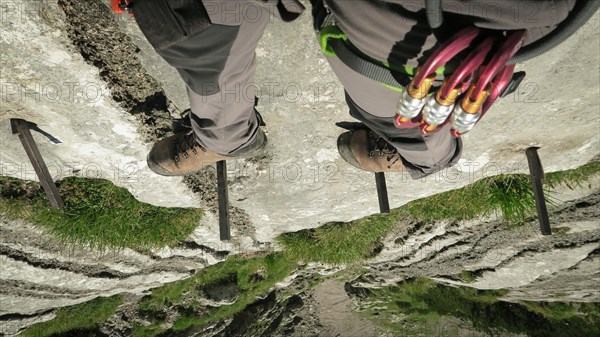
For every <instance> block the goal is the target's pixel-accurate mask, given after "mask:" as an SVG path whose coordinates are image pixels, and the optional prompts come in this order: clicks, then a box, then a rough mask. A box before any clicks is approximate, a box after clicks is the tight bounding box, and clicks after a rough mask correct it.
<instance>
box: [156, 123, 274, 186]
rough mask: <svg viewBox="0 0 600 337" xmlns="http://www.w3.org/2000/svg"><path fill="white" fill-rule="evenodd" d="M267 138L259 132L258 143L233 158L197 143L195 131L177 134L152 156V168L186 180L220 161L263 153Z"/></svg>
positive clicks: (237, 153)
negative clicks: (191, 174)
mask: <svg viewBox="0 0 600 337" xmlns="http://www.w3.org/2000/svg"><path fill="white" fill-rule="evenodd" d="M266 143H267V137H266V136H265V134H264V133H263V132H262V130H260V129H259V130H258V133H257V136H256V139H255V140H254V141H253V142H252V144H250V145H248V146H246V147H244V148H243V149H240V150H236V151H235V152H234V153H233V154H231V155H229V156H224V155H221V154H218V153H216V152H212V151H209V150H207V149H205V148H203V147H202V146H200V144H198V143H197V142H196V139H195V138H194V133H193V132H192V131H191V130H186V131H184V132H179V133H176V134H175V135H173V136H170V137H167V138H165V139H163V140H160V141H159V142H157V143H156V144H154V146H153V147H152V150H150V153H149V154H148V158H147V162H148V167H149V168H150V169H151V170H152V171H153V172H154V173H157V174H160V175H163V176H182V175H186V174H190V173H194V172H197V171H200V170H202V168H204V167H205V166H207V165H210V164H213V163H216V162H218V161H220V160H227V159H237V158H244V157H251V156H252V155H254V154H256V153H257V152H258V151H260V150H262V149H263V148H264V147H265V145H266Z"/></svg>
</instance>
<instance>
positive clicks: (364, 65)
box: [318, 25, 446, 92]
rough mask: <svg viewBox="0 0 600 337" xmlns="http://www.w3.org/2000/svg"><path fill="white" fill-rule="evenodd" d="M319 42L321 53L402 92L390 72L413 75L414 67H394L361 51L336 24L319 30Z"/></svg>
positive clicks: (441, 73)
mask: <svg viewBox="0 0 600 337" xmlns="http://www.w3.org/2000/svg"><path fill="white" fill-rule="evenodd" d="M318 39H319V43H320V45H321V49H322V50H323V53H324V54H325V55H327V56H332V57H338V58H339V59H340V60H341V61H342V62H343V63H344V64H346V65H347V66H348V67H350V68H351V69H352V70H354V71H356V72H357V73H359V74H361V75H363V76H365V77H368V78H370V79H372V80H375V81H377V82H379V83H381V84H382V85H383V86H385V87H387V88H389V89H392V90H395V91H399V92H402V91H403V90H404V85H403V84H402V83H400V82H398V80H397V79H396V77H395V76H394V75H393V74H392V72H396V73H397V74H403V75H408V76H414V74H415V68H414V67H408V66H401V67H396V66H393V65H390V64H389V63H387V62H381V61H377V60H374V59H372V58H371V57H369V56H367V55H365V54H364V53H361V52H360V51H359V50H357V48H355V47H353V46H352V44H351V43H350V41H349V40H348V36H346V34H344V32H342V30H341V29H340V28H339V27H338V26H335V25H333V26H326V27H323V28H322V29H321V30H320V31H319V35H318ZM445 70H446V69H445V68H444V67H440V68H438V69H437V70H436V73H437V74H438V75H443V74H444V71H445Z"/></svg>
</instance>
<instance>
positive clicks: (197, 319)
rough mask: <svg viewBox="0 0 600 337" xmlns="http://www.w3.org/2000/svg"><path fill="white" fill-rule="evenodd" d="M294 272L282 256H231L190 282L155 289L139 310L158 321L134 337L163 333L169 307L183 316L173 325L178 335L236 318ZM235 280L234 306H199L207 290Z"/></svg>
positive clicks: (139, 328)
mask: <svg viewBox="0 0 600 337" xmlns="http://www.w3.org/2000/svg"><path fill="white" fill-rule="evenodd" d="M294 269H295V264H294V263H292V262H290V261H289V260H288V259H286V258H285V256H284V255H283V254H282V253H274V254H270V255H267V256H264V257H254V258H251V259H244V258H242V257H239V256H231V257H229V258H228V259H227V260H225V261H224V262H221V263H218V264H216V265H212V266H209V267H207V268H205V269H203V270H202V271H201V272H199V273H198V274H196V275H194V276H192V277H191V278H188V279H185V280H182V281H177V282H173V283H169V284H166V285H164V286H162V287H160V288H157V289H154V290H153V291H152V294H151V295H149V296H147V297H144V298H143V299H142V300H141V302H140V306H139V308H140V310H141V312H143V313H144V314H145V315H146V316H148V317H159V318H158V319H155V322H153V324H152V325H151V326H150V327H143V326H138V327H137V328H136V332H135V335H136V336H137V335H139V336H141V335H143V334H144V333H145V335H146V336H154V335H156V334H158V333H160V332H162V331H161V330H160V329H156V327H157V326H158V325H160V324H161V323H163V322H162V319H164V318H166V316H165V315H164V310H165V309H167V308H170V307H177V310H178V311H180V312H181V313H182V314H181V315H180V316H179V318H178V319H177V320H176V321H175V322H174V323H173V326H172V329H173V330H175V331H183V330H186V329H189V328H191V327H193V326H201V325H204V324H207V323H210V322H216V321H219V320H222V319H226V318H230V317H233V316H234V315H235V314H237V313H239V312H241V311H242V310H244V308H246V307H247V306H248V305H249V304H251V303H253V302H254V301H256V299H257V298H258V297H261V296H264V295H265V294H267V293H268V292H269V290H270V289H271V288H272V287H273V286H274V285H275V283H277V282H279V281H281V280H283V279H284V278H285V277H286V276H288V275H289V274H290V273H291V272H292V271H293V270H294ZM232 275H234V277H232ZM257 275H260V277H258V276H257ZM232 279H234V280H235V282H236V286H237V291H238V296H237V300H236V301H235V302H234V303H232V304H229V305H227V304H225V305H221V306H219V307H214V308H208V309H207V308H203V307H202V306H201V305H199V304H198V302H197V301H196V299H197V298H199V297H202V296H204V295H203V291H204V289H206V288H207V287H210V286H212V285H218V284H220V283H222V282H229V281H231V280H232ZM151 330H152V331H154V332H151Z"/></svg>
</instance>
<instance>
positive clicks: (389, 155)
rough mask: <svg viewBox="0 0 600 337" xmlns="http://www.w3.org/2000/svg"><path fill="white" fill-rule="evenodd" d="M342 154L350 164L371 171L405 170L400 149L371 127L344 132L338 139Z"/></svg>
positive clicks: (339, 149)
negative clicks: (370, 128) (399, 152)
mask: <svg viewBox="0 0 600 337" xmlns="http://www.w3.org/2000/svg"><path fill="white" fill-rule="evenodd" d="M337 146H338V151H339V152H340V156H342V158H343V159H344V160H345V161H346V162H348V163H349V164H350V165H352V166H355V167H358V168H359V169H361V170H365V171H370V172H403V171H404V167H403V166H402V160H400V155H399V154H398V150H396V148H395V147H393V146H392V145H391V144H390V143H388V142H387V141H385V139H383V138H382V137H380V136H379V135H377V134H376V133H375V132H373V131H371V130H369V129H358V130H353V131H348V132H344V133H342V134H341V135H340V136H339V137H338V140H337Z"/></svg>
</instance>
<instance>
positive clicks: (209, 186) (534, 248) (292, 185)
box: [0, 0, 600, 335]
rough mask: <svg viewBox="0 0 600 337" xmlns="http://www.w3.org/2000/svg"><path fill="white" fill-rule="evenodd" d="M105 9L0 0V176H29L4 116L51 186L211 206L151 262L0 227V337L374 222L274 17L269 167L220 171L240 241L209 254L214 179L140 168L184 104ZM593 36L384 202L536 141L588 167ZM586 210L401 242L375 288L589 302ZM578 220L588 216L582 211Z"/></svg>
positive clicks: (591, 225) (550, 156) (337, 106)
mask: <svg viewBox="0 0 600 337" xmlns="http://www.w3.org/2000/svg"><path fill="white" fill-rule="evenodd" d="M107 2H108V1H100V0H98V1H85V2H81V1H75V0H61V1H58V2H56V1H52V0H50V1H20V0H17V1H14V2H10V3H9V4H7V5H6V6H5V4H4V3H3V5H2V6H4V7H3V12H2V15H3V19H2V20H1V21H0V48H1V49H2V56H1V61H2V72H1V73H0V82H1V87H2V92H1V94H2V97H1V99H2V105H1V107H0V175H5V176H12V177H16V178H21V179H29V180H37V178H36V176H35V173H34V171H33V168H32V166H31V164H30V163H29V160H28V159H27V157H26V155H25V152H24V150H23V148H22V146H21V144H20V142H19V141H18V138H17V137H16V136H15V135H12V134H11V132H10V125H9V119H10V118H23V119H26V120H29V121H31V122H33V123H36V124H37V126H38V127H39V129H40V130H43V131H44V132H46V133H47V134H50V135H51V136H52V137H53V138H54V139H57V140H59V141H60V143H54V142H52V141H51V140H50V139H48V138H47V137H45V136H44V135H42V134H41V133H38V132H34V138H35V140H36V142H37V144H38V145H39V148H40V151H41V153H42V154H43V156H44V158H45V160H46V162H47V164H48V166H49V169H50V173H51V174H52V175H53V177H54V178H55V179H60V178H64V177H66V176H73V175H78V176H83V177H91V178H104V179H109V180H111V181H113V182H114V183H115V184H116V185H119V186H122V187H125V188H127V189H128V190H129V191H130V192H131V193H132V194H133V195H134V196H135V197H136V198H137V199H139V200H140V201H143V202H147V203H151V204H154V205H159V206H166V207H202V208H205V209H207V210H208V211H207V213H206V215H205V216H204V217H203V219H202V220H201V223H199V224H198V227H197V229H196V231H195V232H194V234H193V235H192V236H191V237H190V238H189V240H188V242H187V244H186V245H182V246H181V247H176V248H171V249H167V248H165V249H163V250H160V251H155V252H152V253H148V254H142V253H139V252H134V251H130V250H123V251H120V252H111V253H108V254H101V253H99V252H94V251H91V250H87V249H85V248H81V249H76V250H71V249H66V248H65V247H64V245H62V244H61V243H60V242H56V241H54V240H53V239H52V238H50V237H48V236H47V235H46V234H44V233H43V232H41V231H40V230H38V229H36V228H34V227H33V226H31V225H30V224H27V223H23V222H18V221H16V222H15V221H8V220H6V219H5V218H4V217H0V234H1V235H0V254H1V255H2V256H1V275H0V285H1V286H0V303H1V305H0V323H1V324H2V328H3V330H2V333H4V334H7V335H11V334H14V333H16V332H18V331H19V330H20V329H21V328H23V327H26V326H28V325H31V324H33V323H35V322H36V321H40V320H48V319H51V318H52V316H53V309H55V308H59V307H63V306H67V305H73V304H76V303H81V302H84V301H87V300H90V299H92V298H95V297H98V296H110V295H112V294H117V293H133V294H138V295H139V294H143V293H144V292H145V291H147V290H148V289H150V288H153V287H157V286H160V285H161V284H164V283H166V282H171V281H175V280H179V279H182V278H185V277H188V275H189V274H190V272H192V271H193V270H196V269H199V268H203V267H204V266H206V265H209V264H214V263H216V262H217V261H219V260H220V259H222V258H223V257H224V256H226V255H227V254H228V253H240V252H253V251H257V250H264V249H265V248H267V249H270V246H269V243H270V242H272V241H273V239H274V238H275V237H276V236H277V235H279V234H281V233H284V232H290V231H296V230H300V229H305V228H312V227H317V226H319V225H320V224H323V223H325V222H329V221H348V220H352V219H357V218H360V217H363V216H365V215H369V214H373V213H376V212H377V211H378V206H377V195H376V190H375V184H374V177H373V175H372V174H369V173H365V172H361V171H359V170H357V169H355V168H353V167H351V166H350V165H347V164H346V163H345V162H344V161H343V160H342V159H341V158H340V157H339V155H338V153H337V150H336V148H335V143H336V138H337V136H338V134H339V133H340V132H341V130H339V129H338V128H337V127H336V126H335V125H334V123H335V122H337V121H342V120H350V117H349V115H348V114H347V108H346V106H345V103H344V99H343V88H342V87H341V86H340V84H339V83H338V82H337V80H336V79H335V77H334V75H333V74H332V72H331V70H330V68H329V66H328V65H327V63H326V61H325V59H324V58H323V57H322V56H321V54H320V50H319V47H318V44H317V42H316V41H315V38H314V33H313V32H312V29H311V25H310V22H311V18H310V17H309V13H306V14H305V15H304V16H303V17H302V18H301V19H300V20H299V21H298V22H295V23H293V24H284V23H282V22H278V21H277V20H274V22H272V23H271V24H270V26H269V28H268V30H267V32H266V33H265V35H264V37H263V39H262V41H261V43H260V45H259V48H258V49H257V58H258V64H259V67H258V72H257V79H256V80H257V85H258V86H259V88H260V89H261V90H260V92H261V100H260V104H259V110H260V111H261V112H262V114H263V115H264V117H265V119H266V122H267V124H268V126H267V129H266V130H267V132H268V136H269V139H270V143H269V148H268V153H269V154H268V155H267V156H265V157H263V158H258V159H253V160H246V161H232V162H231V163H229V169H230V171H229V179H230V201H231V203H232V206H234V207H235V208H234V211H233V213H234V215H235V216H234V222H233V225H232V234H233V237H234V239H233V241H231V242H228V243H221V242H220V241H219V236H218V225H217V218H216V216H215V198H216V189H215V188H214V184H215V181H214V169H212V168H210V169H208V170H207V171H206V172H205V173H203V174H201V175H200V176H199V177H200V178H198V176H196V177H188V178H186V179H185V180H183V179H181V178H166V177H161V176H158V175H155V174H153V173H152V172H150V170H148V168H147V166H146V163H145V158H146V154H147V151H148V150H149V149H150V147H151V141H152V140H155V139H157V138H159V137H161V136H163V135H165V134H166V133H167V132H168V129H169V127H170V119H171V118H176V117H179V116H180V114H181V111H183V110H185V109H186V108H187V100H186V97H185V91H184V85H183V83H182V81H181V80H180V79H179V77H178V75H177V73H176V72H175V70H173V69H172V68H170V67H168V65H167V64H165V63H164V61H162V60H161V59H160V58H159V57H157V55H156V54H155V53H154V52H153V51H152V49H151V48H150V46H149V45H148V43H147V42H146V41H145V40H144V39H143V37H142V35H141V32H140V31H139V29H138V28H137V27H136V26H135V23H134V22H133V19H131V18H130V17H128V16H115V15H114V14H111V13H110V11H109V9H108V7H107ZM5 9H6V11H5ZM84 9H85V10H84ZM65 13H66V14H65ZM598 24H599V14H596V15H595V16H594V17H593V18H592V19H591V20H590V22H589V23H588V24H587V25H586V26H585V27H583V28H582V29H581V30H580V31H579V32H578V33H577V34H575V35H574V36H573V37H571V38H570V39H569V40H568V41H566V42H565V43H563V44H562V45H560V46H559V47H557V48H556V49H554V50H552V52H550V53H548V54H546V55H543V56H541V57H539V58H537V59H535V60H531V61H529V62H527V63H525V64H521V65H519V68H521V69H524V70H526V71H527V72H528V77H527V78H526V80H525V82H524V83H523V84H522V86H521V88H520V89H519V90H518V92H517V93H515V94H513V95H510V96H508V97H507V98H505V99H504V100H503V101H501V102H499V103H497V105H496V106H495V107H494V108H493V110H492V111H490V113H489V114H488V115H487V116H486V117H485V120H484V121H483V122H482V123H481V124H480V125H479V126H478V127H477V128H476V129H475V130H474V131H473V132H472V133H469V134H468V135H466V136H465V137H464V144H465V148H464V152H463V159H461V161H460V163H459V164H458V165H457V166H456V167H454V168H451V169H448V170H446V171H444V172H441V173H439V174H437V175H434V176H432V177H428V178H426V179H423V180H418V181H412V180H410V178H409V177H408V176H406V175H396V176H392V175H388V188H389V194H390V203H391V206H392V207H398V206H400V205H402V204H404V203H406V202H408V201H410V200H414V199H417V198H421V197H425V196H428V195H432V194H435V193H439V192H442V191H446V190H450V189H454V188H458V187H461V186H464V185H466V184H469V183H471V182H473V181H475V180H477V179H480V178H483V177H486V176H491V175H495V174H499V173H507V172H526V171H527V165H526V160H525V155H524V150H525V149H526V148H527V147H529V146H532V145H535V146H540V147H541V150H540V155H541V158H542V161H543V164H544V167H545V168H546V170H547V171H555V170H563V169H568V168H573V167H577V166H579V165H582V164H584V163H586V162H588V161H589V160H590V159H591V158H593V157H595V156H596V155H597V154H598V152H599V135H598V114H597V111H598V106H599V99H600V95H599V94H598V91H599V86H600V85H599V78H598V76H597V75H598V71H599V66H600V59H599V57H600V56H599V55H598V53H596V51H597V50H598V49H599V43H600V42H599V41H598V39H597V31H598ZM596 199H597V196H596ZM594 200H595V199H594ZM589 203H590V205H591V206H589V207H592V208H589V207H576V206H574V207H575V208H576V209H575V210H573V212H572V214H573V216H572V217H570V216H567V217H566V218H564V219H561V220H557V221H561V226H565V227H569V228H570V231H569V232H568V233H567V234H566V235H564V236H556V237H553V238H544V237H540V236H538V235H537V234H536V233H537V231H536V229H535V224H531V225H530V226H529V227H527V228H526V229H524V230H522V231H514V232H511V231H506V230H504V229H502V228H501V227H500V225H498V224H496V223H493V222H490V223H487V224H484V225H483V227H479V225H478V224H474V223H473V224H435V225H432V226H431V228H429V227H426V228H422V229H420V230H418V231H416V232H415V234H414V235H409V236H407V235H406V234H401V233H399V234H398V235H399V236H397V237H389V238H388V241H386V242H385V243H384V249H383V251H382V252H381V254H380V255H379V256H378V257H377V259H376V260H375V262H373V263H371V264H370V265H369V266H368V268H369V269H371V270H372V273H373V274H374V275H375V276H376V277H375V279H377V280H380V281H381V282H380V283H389V282H393V281H394V280H395V279H396V278H397V277H400V276H402V275H422V276H428V277H440V279H443V280H444V282H449V283H452V282H458V281H456V280H452V279H450V278H446V276H449V275H455V274H457V273H460V272H461V271H462V270H465V269H466V270H472V271H477V272H480V273H481V276H480V277H479V278H478V279H477V280H476V282H475V283H472V284H470V286H474V287H477V288H482V289H495V288H507V287H508V288H511V289H512V290H513V291H511V293H510V294H509V295H507V299H508V300H515V301H517V300H521V299H537V300H540V299H541V300H543V299H547V300H551V299H553V298H556V296H558V295H557V294H565V295H564V296H563V297H561V298H560V299H561V300H573V301H592V300H594V298H593V291H592V289H595V287H594V282H596V284H597V281H598V280H597V274H598V270H597V269H598V239H599V235H600V234H599V233H598V225H597V219H598V212H597V200H596V201H594V202H591V201H590V202H589ZM581 210H593V211H591V213H590V214H591V215H589V214H588V215H586V216H583V215H581V212H580V211H581ZM568 212H570V211H566V213H564V214H571V213H568ZM578 212H579V213H578ZM398 238H401V239H402V240H398V241H397V239H398ZM373 284H377V282H373ZM596 300H597V298H596ZM269 303H270V302H269Z"/></svg>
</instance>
